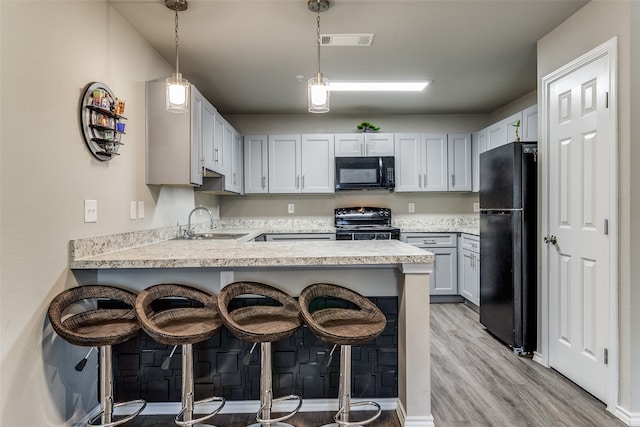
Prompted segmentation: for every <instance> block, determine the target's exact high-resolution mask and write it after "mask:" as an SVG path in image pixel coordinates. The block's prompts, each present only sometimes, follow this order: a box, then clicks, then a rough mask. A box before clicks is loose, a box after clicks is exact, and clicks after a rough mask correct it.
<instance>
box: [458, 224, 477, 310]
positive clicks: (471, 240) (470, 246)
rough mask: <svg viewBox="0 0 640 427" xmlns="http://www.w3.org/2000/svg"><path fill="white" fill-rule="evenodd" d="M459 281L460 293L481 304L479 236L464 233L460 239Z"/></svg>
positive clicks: (474, 302)
mask: <svg viewBox="0 0 640 427" xmlns="http://www.w3.org/2000/svg"><path fill="white" fill-rule="evenodd" d="M459 248H460V256H459V258H458V283H459V288H460V295H462V296H463V297H464V298H465V299H467V300H468V301H470V302H472V303H473V304H475V305H477V306H479V305H480V240H479V238H478V236H473V235H470V234H462V235H461V236H460V241H459Z"/></svg>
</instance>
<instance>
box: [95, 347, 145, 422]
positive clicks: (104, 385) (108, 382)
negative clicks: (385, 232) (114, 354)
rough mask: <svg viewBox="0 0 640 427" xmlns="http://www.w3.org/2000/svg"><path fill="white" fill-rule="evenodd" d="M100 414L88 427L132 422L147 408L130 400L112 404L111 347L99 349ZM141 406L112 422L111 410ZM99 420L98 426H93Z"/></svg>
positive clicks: (141, 402) (139, 402) (143, 402)
mask: <svg viewBox="0 0 640 427" xmlns="http://www.w3.org/2000/svg"><path fill="white" fill-rule="evenodd" d="M99 356H100V413H99V414H98V415H96V416H95V417H93V418H92V419H91V420H89V422H88V425H89V426H93V427H113V426H117V425H120V424H124V423H126V422H127V421H130V420H132V419H133V418H135V417H136V416H137V415H138V414H140V413H141V412H142V410H143V409H144V408H145V406H147V402H145V401H144V400H141V399H139V400H132V401H130V402H122V403H115V404H114V403H113V372H112V369H111V365H112V364H111V346H110V345H105V346H102V347H100V350H99ZM134 404H136V405H141V406H140V409H138V410H137V411H135V412H134V413H133V414H131V415H127V416H126V417H124V418H121V419H119V420H117V421H113V409H114V408H119V407H121V406H127V405H134ZM98 418H100V424H94V423H95V422H96V421H97V420H98Z"/></svg>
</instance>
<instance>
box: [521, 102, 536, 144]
mask: <svg viewBox="0 0 640 427" xmlns="http://www.w3.org/2000/svg"><path fill="white" fill-rule="evenodd" d="M520 137H521V140H522V141H538V105H537V104H536V105H532V106H531V107H529V108H527V109H525V110H524V111H523V112H522V128H521V129H520Z"/></svg>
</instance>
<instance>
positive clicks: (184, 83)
mask: <svg viewBox="0 0 640 427" xmlns="http://www.w3.org/2000/svg"><path fill="white" fill-rule="evenodd" d="M166 98H167V111H170V112H172V113H187V112H189V81H188V80H187V79H183V78H182V73H172V74H171V77H167V96H166Z"/></svg>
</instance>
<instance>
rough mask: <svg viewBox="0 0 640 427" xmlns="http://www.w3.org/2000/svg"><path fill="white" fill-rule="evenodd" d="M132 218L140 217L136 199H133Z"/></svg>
mask: <svg viewBox="0 0 640 427" xmlns="http://www.w3.org/2000/svg"><path fill="white" fill-rule="evenodd" d="M130 211H131V212H130V218H131V219H138V213H137V212H138V204H137V203H136V201H135V200H132V201H131V209H130Z"/></svg>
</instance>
